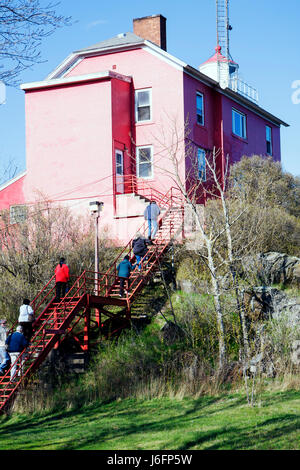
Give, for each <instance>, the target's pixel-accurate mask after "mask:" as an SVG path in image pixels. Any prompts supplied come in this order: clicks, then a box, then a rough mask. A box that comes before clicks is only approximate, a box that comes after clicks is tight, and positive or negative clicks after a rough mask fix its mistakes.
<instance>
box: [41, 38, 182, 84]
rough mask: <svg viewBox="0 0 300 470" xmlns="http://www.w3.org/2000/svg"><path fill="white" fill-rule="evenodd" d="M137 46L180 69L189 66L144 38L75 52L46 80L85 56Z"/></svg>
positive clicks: (54, 76)
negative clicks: (124, 43) (134, 41)
mask: <svg viewBox="0 0 300 470" xmlns="http://www.w3.org/2000/svg"><path fill="white" fill-rule="evenodd" d="M137 48H143V49H146V50H148V51H149V52H151V53H152V54H154V55H156V56H159V57H160V58H164V59H165V61H167V62H168V63H169V64H170V65H173V66H174V67H175V68H177V69H178V70H182V68H183V67H185V66H187V64H186V63H185V62H183V61H182V60H180V59H178V58H177V57H175V56H173V55H171V54H169V53H168V52H166V51H164V50H163V49H161V48H160V47H158V46H156V45H155V44H153V43H152V42H151V41H147V40H146V39H144V41H143V42H140V43H136V44H126V45H124V46H122V45H118V46H111V47H106V48H105V49H102V48H100V49H91V50H86V51H80V52H73V53H72V54H70V55H69V56H68V57H67V58H66V59H65V60H64V61H63V62H62V63H61V64H60V65H59V66H58V67H56V69H55V70H53V72H51V73H50V74H49V75H48V76H47V77H46V80H49V79H54V78H59V77H61V76H63V75H64V74H65V73H66V72H69V71H70V70H71V69H72V68H74V67H75V66H76V65H77V64H78V63H79V61H81V60H82V59H84V58H85V57H91V56H97V55H104V54H108V53H113V52H116V51H118V50H122V51H127V50H133V49H137Z"/></svg>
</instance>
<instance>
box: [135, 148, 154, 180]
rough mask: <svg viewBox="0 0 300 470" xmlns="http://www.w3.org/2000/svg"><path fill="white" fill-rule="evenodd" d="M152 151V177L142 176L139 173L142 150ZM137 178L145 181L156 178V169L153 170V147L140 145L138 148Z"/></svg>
mask: <svg viewBox="0 0 300 470" xmlns="http://www.w3.org/2000/svg"><path fill="white" fill-rule="evenodd" d="M148 148H149V149H150V152H151V175H150V176H140V172H139V169H140V162H139V158H140V155H139V153H140V150H143V149H148ZM136 176H137V178H142V179H144V180H150V179H153V178H154V169H153V146H152V145H140V146H138V147H137V148H136Z"/></svg>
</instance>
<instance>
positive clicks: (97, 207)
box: [90, 201, 103, 214]
mask: <svg viewBox="0 0 300 470" xmlns="http://www.w3.org/2000/svg"><path fill="white" fill-rule="evenodd" d="M102 207H103V202H99V201H93V202H90V211H91V214H99V213H100V212H101V211H102Z"/></svg>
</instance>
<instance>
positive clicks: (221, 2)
mask: <svg viewBox="0 0 300 470" xmlns="http://www.w3.org/2000/svg"><path fill="white" fill-rule="evenodd" d="M216 9H217V28H216V29H217V46H216V48H215V54H214V55H213V56H212V57H210V58H209V59H208V60H207V61H206V62H204V63H203V64H201V65H200V67H199V70H200V72H202V73H204V74H205V75H207V76H209V77H210V78H212V79H213V80H215V81H217V82H218V83H219V84H220V87H221V88H224V89H225V88H230V89H232V90H233V91H236V92H237V93H239V94H241V95H243V96H245V97H246V98H248V99H250V100H251V101H254V102H256V103H257V102H258V94H257V90H256V89H255V88H253V87H251V86H250V85H248V84H247V83H246V82H245V81H243V80H242V79H241V77H240V76H239V65H238V64H237V63H236V62H235V61H234V60H233V59H232V57H231V55H230V51H229V32H230V31H231V30H232V26H231V25H230V23H229V0H216Z"/></svg>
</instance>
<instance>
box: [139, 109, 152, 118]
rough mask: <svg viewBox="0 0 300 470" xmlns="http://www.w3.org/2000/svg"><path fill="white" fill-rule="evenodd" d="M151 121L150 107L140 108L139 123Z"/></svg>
mask: <svg viewBox="0 0 300 470" xmlns="http://www.w3.org/2000/svg"><path fill="white" fill-rule="evenodd" d="M149 120H150V106H143V107H142V108H138V121H149Z"/></svg>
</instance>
